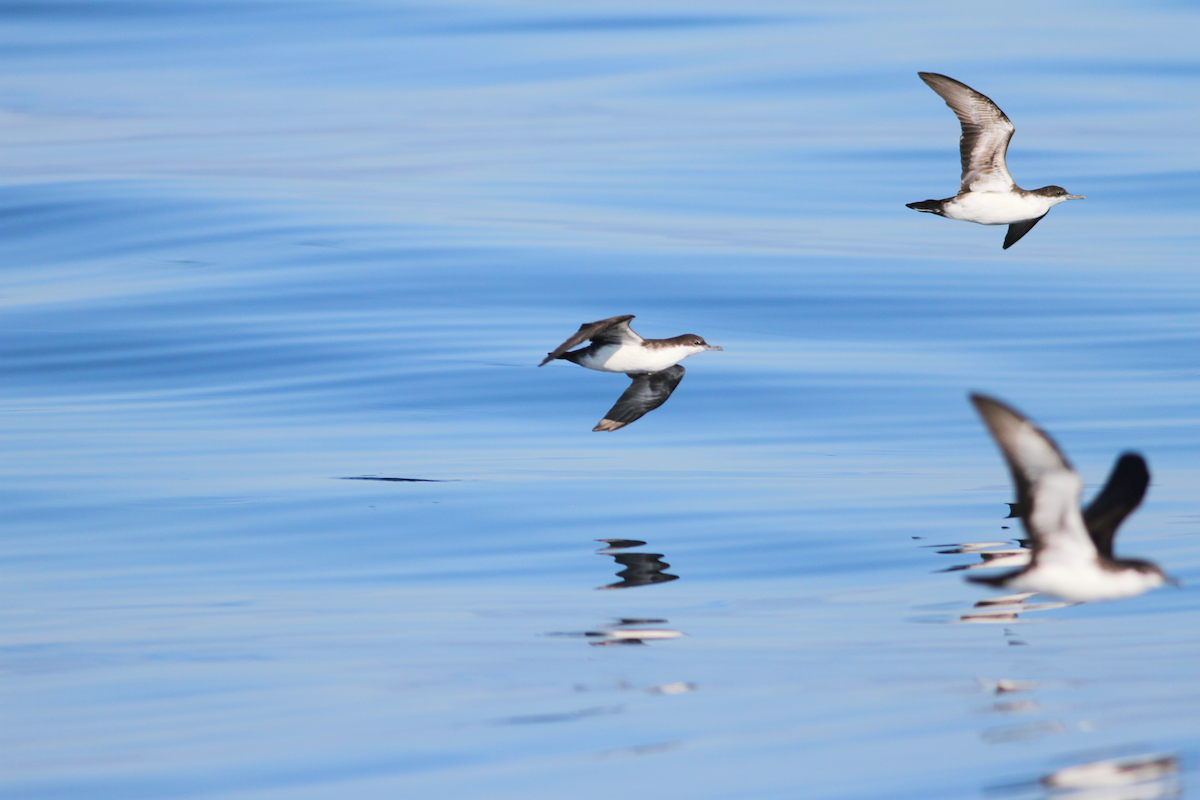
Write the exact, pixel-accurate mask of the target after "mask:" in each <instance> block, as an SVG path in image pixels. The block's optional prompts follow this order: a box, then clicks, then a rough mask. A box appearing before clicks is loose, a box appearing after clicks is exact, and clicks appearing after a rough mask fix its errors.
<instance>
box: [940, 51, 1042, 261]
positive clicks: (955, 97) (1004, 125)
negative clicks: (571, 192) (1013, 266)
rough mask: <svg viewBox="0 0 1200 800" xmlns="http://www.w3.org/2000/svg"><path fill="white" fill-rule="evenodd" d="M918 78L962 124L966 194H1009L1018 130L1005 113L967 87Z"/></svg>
mask: <svg viewBox="0 0 1200 800" xmlns="http://www.w3.org/2000/svg"><path fill="white" fill-rule="evenodd" d="M917 74H918V75H920V76H921V80H923V81H925V83H927V84H929V88H930V89H933V90H934V91H935V92H937V93H938V94H939V95H941V98H942V99H943V100H945V101H946V105H948V106H950V110H951V111H953V112H954V114H955V116H957V117H958V121H959V122H960V123H961V124H962V136H960V137H959V140H958V149H959V154H960V155H961V156H962V191H964V192H1007V191H1009V190H1010V189H1012V187H1013V179H1012V176H1011V175H1009V174H1008V167H1007V165H1005V163H1004V154H1005V152H1007V150H1008V141H1009V140H1010V139H1012V135H1013V130H1014V128H1013V124H1012V122H1010V121H1009V119H1008V117H1007V116H1005V115H1004V112H1003V111H1001V110H1000V108H999V107H998V106H997V105H996V104H995V103H993V102H992V101H991V99H990V98H988V97H987V96H986V95H982V94H980V93H979V92H977V91H975V90H974V89H972V88H971V87H970V86H967V85H966V84H965V83H959V82H958V81H956V80H954V79H953V78H947V77H946V76H945V75H938V74H937V73H935V72H918V73H917ZM1030 227H1033V226H1030ZM1013 241H1016V239H1014V240H1013Z"/></svg>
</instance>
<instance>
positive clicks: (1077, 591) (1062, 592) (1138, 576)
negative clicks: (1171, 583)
mask: <svg viewBox="0 0 1200 800" xmlns="http://www.w3.org/2000/svg"><path fill="white" fill-rule="evenodd" d="M1162 585H1163V579H1162V576H1161V575H1157V574H1154V573H1146V572H1137V571H1136V570H1127V571H1124V572H1109V571H1107V570H1104V569H1101V568H1100V565H1099V564H1096V563H1094V562H1093V564H1091V565H1087V566H1085V565H1082V564H1079V563H1078V562H1076V563H1072V564H1061V565H1060V564H1053V563H1051V564H1038V566H1037V568H1036V569H1032V570H1029V571H1028V572H1026V573H1025V574H1023V575H1021V576H1019V577H1018V578H1016V579H1015V580H1013V581H1012V582H1010V583H1009V584H1008V585H1007V586H1006V587H1005V588H1006V589H1016V590H1018V591H1026V592H1042V593H1044V594H1052V595H1054V596H1055V597H1061V598H1062V599H1063V600H1073V601H1075V602H1080V603H1086V602H1091V601H1095V600H1118V599H1120V598H1122V597H1134V596H1135V595H1139V594H1142V593H1144V592H1148V591H1150V590H1151V589H1157V588H1158V587H1159V586H1162Z"/></svg>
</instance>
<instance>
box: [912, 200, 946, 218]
mask: <svg viewBox="0 0 1200 800" xmlns="http://www.w3.org/2000/svg"><path fill="white" fill-rule="evenodd" d="M905 205H907V206H908V207H909V208H912V209H915V210H917V211H924V212H926V213H928V214H939V215H940V214H941V213H942V201H941V200H922V201H921V202H919V203H906V204H905Z"/></svg>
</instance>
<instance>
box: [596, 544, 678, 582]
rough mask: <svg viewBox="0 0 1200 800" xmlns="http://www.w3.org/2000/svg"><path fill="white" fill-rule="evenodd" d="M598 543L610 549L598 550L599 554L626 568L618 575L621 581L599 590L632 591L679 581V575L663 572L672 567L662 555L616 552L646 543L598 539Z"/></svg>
mask: <svg viewBox="0 0 1200 800" xmlns="http://www.w3.org/2000/svg"><path fill="white" fill-rule="evenodd" d="M596 541H598V542H605V543H606V544H608V547H605V548H603V549H601V550H597V551H596V552H597V553H600V554H601V555H608V556H612V557H613V560H614V561H616V562H617V564H619V565H620V566H622V567H624V569H622V570H621V571H619V572H618V573H617V577H618V578H620V579H621V580H620V581H618V582H617V583H610V584H608V585H607V586H597V587H596V588H597V589H630V588H633V587H635V586H649V585H651V584H655V583H667V582H668V581H676V580H679V576H678V575H671V574H668V573H666V572H663V570H665V569H667V568H668V567H670V566H671V565H670V564H668V563H667V562H665V561H663V560H662V557H663V554H662V553H620V552H614V551H617V550H622V549H625V548H628V547H640V546H641V545H644V544H645V542H639V541H637V540H634V539H597V540H596Z"/></svg>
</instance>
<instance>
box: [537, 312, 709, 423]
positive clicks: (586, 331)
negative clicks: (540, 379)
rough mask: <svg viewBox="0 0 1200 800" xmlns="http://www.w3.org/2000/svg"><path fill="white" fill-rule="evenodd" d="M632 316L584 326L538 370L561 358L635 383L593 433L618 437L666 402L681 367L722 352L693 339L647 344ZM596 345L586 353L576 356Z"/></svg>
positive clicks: (690, 336)
mask: <svg viewBox="0 0 1200 800" xmlns="http://www.w3.org/2000/svg"><path fill="white" fill-rule="evenodd" d="M631 319H633V315H632V314H624V315H622V316H619V317H609V318H608V319H602V320H598V321H597V322H587V323H584V324H583V325H580V326H579V330H578V331H576V332H575V334H574V335H573V336H572V337H571V338H570V339H567V340H566V341H565V342H563V343H562V344H560V345H559V346H558V347H557V348H555V349H554V351H553V352H551V353H550V354H548V355H547V356H546V357H545V358H544V359H542V363H541V364H538V366H539V367H544V366H545V365H546V364H549V363H550V362H551V361H553V360H555V359H556V358H561V359H565V360H567V361H571V362H574V363H576V364H578V365H579V366H581V367H587V368H588V369H594V370H599V371H600V372H623V373H625V374H626V375H628V376H629V377H630V378H632V379H633V383H631V384H630V386H629V388H628V389H626V390H625V392H624V394H622V395H621V396H620V397H619V398H618V399H617V402H616V405H614V406H613V407H612V408H611V409H609V411H608V413H607V414H605V415H604V419H602V420H600V422H599V423H598V424H597V425H596V427H594V428H592V430H593V431H615V430H616V429H617V428H623V427H625V426H626V425H628V424H629V423H631V422H633V421H635V420H637V419H640V418H641V417H643V416H644V415H646V414H648V413H649V412H651V411H653V410H654V409H656V408H658V407H659V406H661V405H662V404H663V403H665V402H667V398H668V397H670V396H671V392H673V391H675V387H676V386H678V385H679V382H680V381H681V380H683V373H684V369H683V367H681V366H679V362H680V361H682V360H683V359H685V358H687V357H688V356H692V355H695V354H696V353H703V352H704V351H705V350H720V349H721V348H719V347H714V346H713V345H711V344H709V343H708V342H706V341H704V340H703V339H702V338H700V337H699V336H696V335H695V334H692V333H685V334H683V335H682V336H675V337H673V338H671V339H643V338H642V337H641V336H638V335H637V334H636V333H634V332H633V331H632V330H630V328H629V321H630V320H631ZM589 340H590V341H591V344H589V345H588V346H587V347H581V348H580V349H578V350H571V348H572V347H575V346H576V345H578V344H582V343H583V342H586V341H589Z"/></svg>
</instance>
